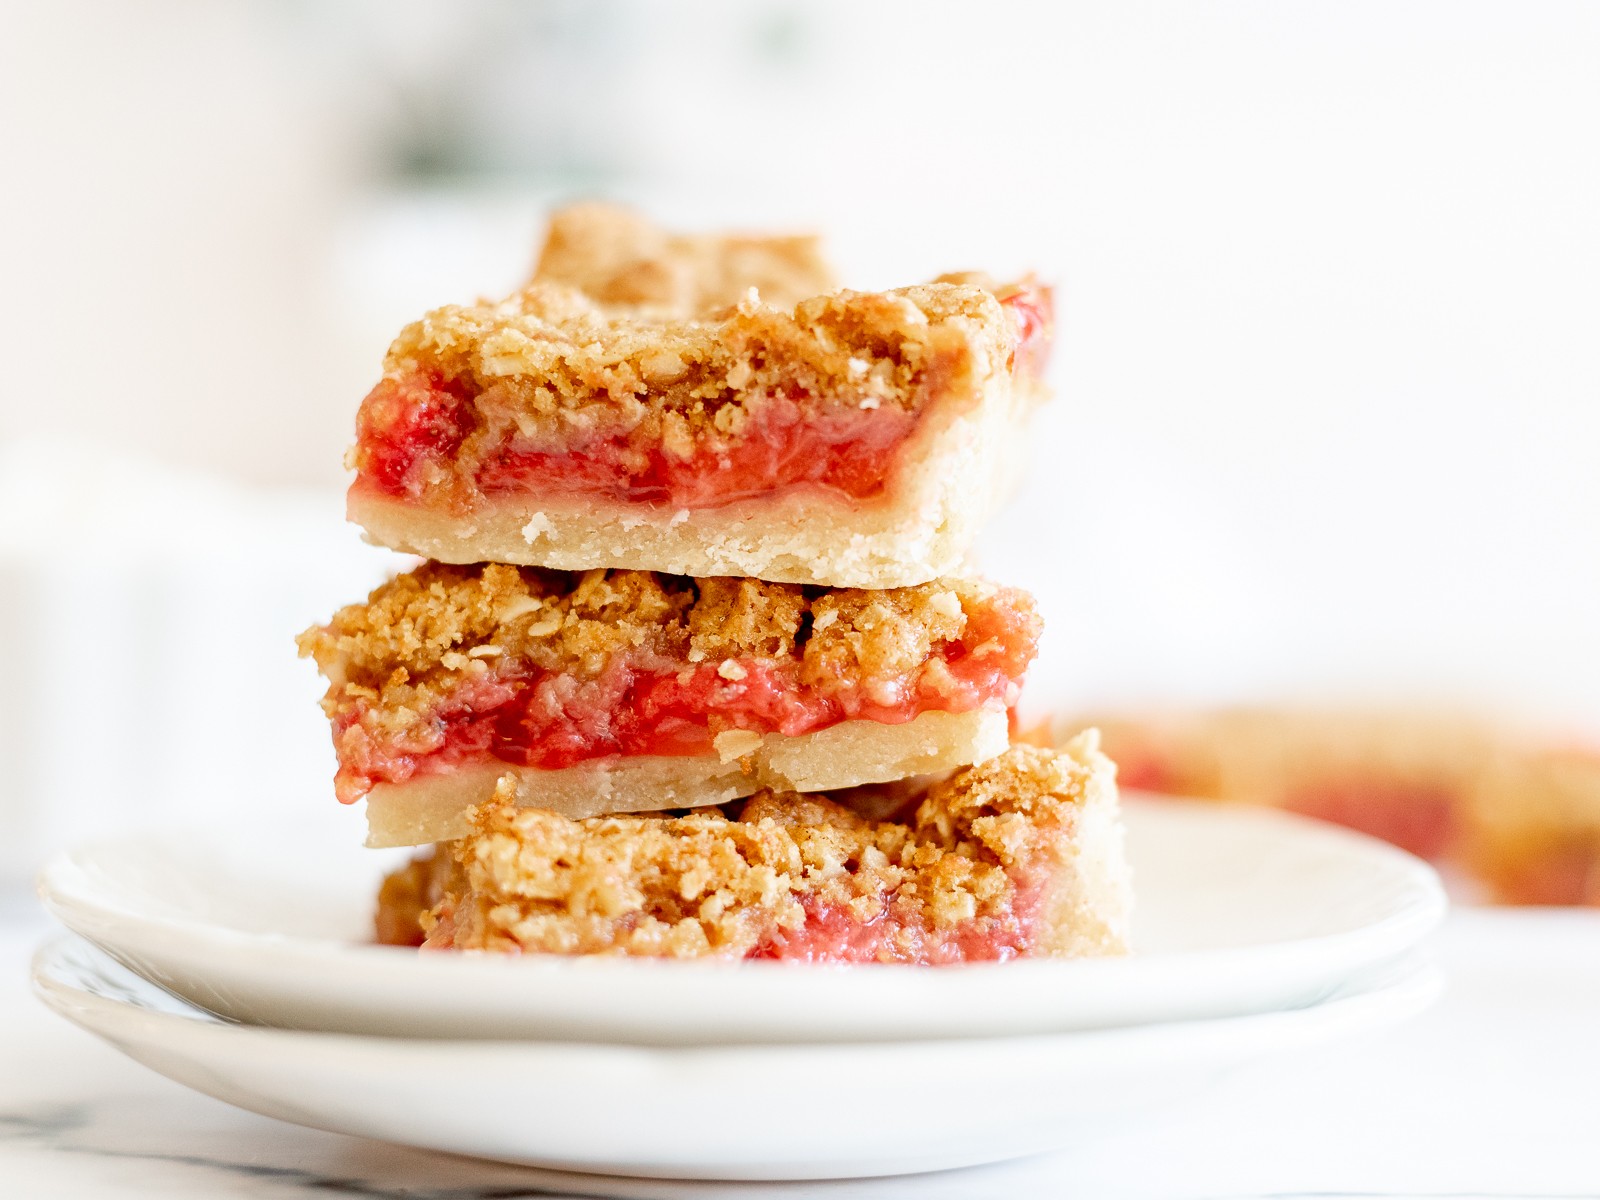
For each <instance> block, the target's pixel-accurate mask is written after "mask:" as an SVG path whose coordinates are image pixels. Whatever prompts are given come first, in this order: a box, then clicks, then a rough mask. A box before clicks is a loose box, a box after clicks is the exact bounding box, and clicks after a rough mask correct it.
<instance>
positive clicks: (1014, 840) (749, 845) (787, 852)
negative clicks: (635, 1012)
mask: <svg viewBox="0 0 1600 1200" xmlns="http://www.w3.org/2000/svg"><path fill="white" fill-rule="evenodd" d="M1113 772H1114V768H1113V767H1112V766H1111V763H1110V761H1109V760H1108V759H1106V758H1105V757H1104V756H1103V755H1101V754H1099V752H1098V751H1097V750H1096V748H1095V743H1094V741H1093V740H1092V738H1090V739H1087V740H1084V741H1082V742H1080V743H1078V744H1075V745H1074V746H1073V747H1072V748H1071V749H1070V750H1069V751H1068V752H1063V753H1060V754H1057V753H1055V752H1053V751H1050V750H1046V749H1042V748H1039V747H1034V746H1016V747H1013V748H1012V749H1011V750H1009V751H1008V752H1006V753H1005V754H1003V755H1001V756H1000V757H998V758H995V759H991V760H990V761H989V762H987V763H984V764H981V765H979V766H975V767H968V768H965V769H963V770H961V771H958V772H956V773H955V774H954V775H952V776H950V777H949V778H948V779H945V780H943V781H939V782H935V783H933V784H931V785H929V786H927V787H926V790H925V792H924V793H923V796H922V799H921V803H920V804H919V805H918V807H917V809H916V811H915V814H914V815H913V816H912V817H911V818H910V819H909V820H908V821H906V822H892V821H869V820H866V819H865V818H863V817H861V816H858V815H857V814H856V813H855V812H854V811H852V810H851V809H849V808H846V807H844V806H843V805H841V804H839V803H837V802H835V801H834V800H831V799H829V798H827V797H824V796H817V795H810V796H802V795H797V794H793V793H789V794H782V795H779V794H774V793H771V792H762V793H758V794H757V795H755V796H752V797H751V798H750V799H749V800H748V801H745V802H744V803H743V804H742V805H740V806H734V807H733V808H731V809H730V812H729V814H727V815H725V814H724V813H720V812H716V811H711V812H697V813H693V814H690V815H687V816H675V817H673V816H668V817H662V816H645V817H634V816H627V817H615V816H614V817H595V818H590V819H587V820H583V821H572V820H568V819H567V818H565V817H560V816H557V815H556V814H554V813H550V812H546V811H543V810H539V809H528V808H522V809H519V808H517V807H515V805H514V804H513V802H512V799H511V797H512V796H513V795H514V789H513V787H512V785H511V783H510V781H509V780H507V781H503V782H502V785H501V789H500V790H499V791H498V792H497V795H496V797H495V799H494V800H493V801H491V802H489V803H487V804H485V805H483V806H481V807H480V809H479V810H478V811H477V812H476V813H475V815H474V833H473V835H472V836H471V837H468V838H465V839H463V840H462V841H460V842H457V843H452V844H451V845H450V847H449V848H448V849H446V848H435V850H434V851H433V852H431V854H430V855H429V856H424V857H423V858H420V859H418V860H417V861H416V862H415V863H413V864H412V865H411V866H410V867H408V868H405V869H403V870H402V871H401V872H400V873H399V874H400V875H402V876H406V875H413V876H417V877H419V878H422V879H433V878H436V877H437V873H438V871H439V866H438V864H439V862H440V861H441V860H446V859H448V861H449V863H450V864H451V865H450V867H449V870H450V878H449V881H448V882H447V883H446V885H445V891H446V893H447V894H446V896H445V897H444V899H443V900H442V901H441V903H440V905H439V906H438V907H437V908H436V909H435V910H434V911H433V912H432V913H430V914H428V915H427V916H425V917H424V918H423V919H422V923H423V926H424V927H425V928H426V929H428V930H431V931H433V934H432V939H431V943H430V944H434V945H453V946H455V947H456V948H462V949H483V950H525V951H539V952H550V953H562V954H585V953H622V954H633V955H651V956H669V957H694V956H700V955H708V954H712V955H726V956H734V957H742V956H744V955H746V954H748V953H750V952H751V951H752V950H756V949H757V948H759V947H760V946H761V945H762V944H763V942H765V941H767V940H769V939H770V938H771V937H773V936H774V935H780V934H782V933H783V932H784V931H789V932H793V931H795V930H798V929H799V928H800V927H801V926H802V925H804V924H805V921H806V915H807V911H808V908H809V909H810V910H811V911H817V910H819V909H822V910H830V909H831V910H834V911H838V912H843V913H848V914H849V917H850V918H851V919H852V920H854V921H856V922H861V923H868V922H873V921H875V920H877V919H879V918H883V917H887V918H889V922H890V924H892V925H893V926H894V927H895V928H896V929H898V930H904V931H906V932H905V938H906V939H908V940H906V941H905V942H904V943H903V944H902V943H901V942H897V941H895V940H894V939H892V938H891V940H890V941H889V942H888V943H887V944H886V946H885V947H884V949H882V950H881V951H880V952H879V954H880V957H889V958H894V957H912V956H914V955H915V953H916V949H917V944H918V943H917V942H916V939H917V937H918V936H920V935H925V934H927V933H930V932H931V933H933V934H938V933H939V932H941V931H949V930H951V929H952V928H953V927H955V926H957V925H959V924H961V923H963V922H972V921H979V922H985V921H987V922H990V923H995V924H999V923H1003V922H1005V921H1007V920H1011V919H1014V916H1015V914H1014V913H1012V912H1011V910H1010V908H1009V905H1010V902H1011V901H1012V900H1013V899H1014V898H1015V892H1016V890H1017V887H1018V876H1017V875H1016V874H1014V873H1013V872H1016V871H1019V870H1020V871H1025V870H1026V868H1027V867H1028V865H1029V863H1030V861H1031V858H1032V856H1033V855H1034V853H1035V852H1036V851H1039V850H1040V849H1041V847H1043V846H1044V845H1045V844H1046V843H1047V842H1049V841H1050V840H1051V839H1056V840H1059V839H1060V838H1062V837H1066V836H1071V834H1072V832H1073V829H1074V814H1075V812H1076V811H1077V809H1078V808H1079V806H1081V805H1082V804H1083V802H1084V800H1085V798H1086V796H1087V795H1088V794H1089V791H1090V789H1091V787H1093V786H1098V785H1107V786H1109V781H1110V779H1111V777H1112V773H1113ZM419 886H420V885H417V884H412V883H408V884H406V885H404V886H400V885H396V886H395V887H394V888H393V893H394V894H395V895H400V896H408V895H410V894H412V893H414V892H416V891H417V890H418V889H419ZM407 911H409V910H407ZM403 919H404V917H403V914H401V915H397V917H396V920H403ZM902 949H903V951H904V953H903V954H902V953H901V951H902Z"/></svg>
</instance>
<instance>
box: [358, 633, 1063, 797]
mask: <svg viewBox="0 0 1600 1200" xmlns="http://www.w3.org/2000/svg"><path fill="white" fill-rule="evenodd" d="M1036 640H1037V629H1036V623H1035V621H1034V619H1033V618H1032V616H1031V613H1028V612H1025V611H1023V610H1021V609H1019V608H1014V607H1011V606H1008V605H1005V604H1001V603H997V604H995V605H993V606H992V607H990V608H988V609H986V610H985V611H984V612H983V613H982V614H981V616H969V619H968V623H967V628H966V630H965V633H964V636H963V638H962V640H961V641H960V642H955V643H951V644H950V645H948V646H946V647H945V648H944V649H943V650H942V651H941V652H939V653H938V655H937V657H936V658H934V659H933V660H931V661H930V662H928V663H927V664H924V665H923V666H922V667H921V668H920V669H919V670H917V671H914V672H910V673H908V674H907V675H904V676H901V677H899V678H898V679H893V680H882V679H880V680H874V681H872V682H871V683H870V684H869V685H861V684H858V683H856V682H854V681H850V680H830V681H828V685H827V686H825V687H824V686H821V685H818V684H806V683H803V682H802V681H801V680H800V678H799V665H798V663H797V662H795V661H791V660H771V659H756V658H751V659H744V660H740V661H737V662H734V661H731V660H730V661H728V662H723V663H700V664H688V663H675V662H667V661H662V660H659V659H656V660H653V661H647V660H645V659H643V658H641V659H639V660H632V661H630V660H629V659H627V658H618V659H613V661H612V662H611V663H610V665H609V666H607V667H606V669H605V670H603V671H602V672H601V673H600V674H599V675H597V676H595V677H593V678H588V679H585V678H580V677H578V676H576V675H571V674H567V673H564V672H555V671H546V670H541V669H538V668H534V667H530V666H527V665H525V664H519V663H515V662H505V663H500V664H497V666H496V668H495V670H494V671H493V672H491V673H489V674H486V675H481V676H477V677H474V678H472V679H470V680H466V681H464V682H463V684H462V685H461V686H460V687H459V688H457V689H456V690H455V692H454V693H453V694H452V695H450V697H449V698H448V699H447V700H446V701H445V702H443V703H442V704H441V705H439V707H437V708H436V709H435V710H434V711H433V712H432V713H429V714H424V715H423V717H422V718H421V719H420V720H418V721H415V722H413V723H411V724H409V725H407V726H406V727H405V729H404V731H403V732H400V733H393V732H390V731H388V730H387V729H386V727H385V723H384V721H383V719H382V718H383V716H384V713H383V712H382V710H381V709H380V708H378V707H377V706H376V705H374V704H372V703H371V702H367V701H362V702H360V703H358V704H355V705H353V706H352V707H351V708H350V709H349V710H348V711H347V712H345V713H344V714H342V715H341V716H340V717H339V718H338V719H337V721H336V725H335V729H334V745H335V747H336V748H337V750H338V754H339V771H338V775H337V777H336V784H335V787H336V791H337V794H338V796H339V799H340V800H341V801H343V802H344V803H347V804H348V803H351V802H353V801H355V800H358V799H360V798H361V797H362V796H364V795H366V793H367V792H368V791H369V790H370V789H371V788H372V786H373V785H374V784H376V783H401V782H404V781H405V780H407V779H411V778H413V777H415V776H418V775H431V774H440V773H444V772H448V771H450V770H454V769H458V768H460V767H463V766H471V765H475V764H481V763H491V762H496V761H498V762H505V763H511V764H514V765H517V766H526V767H538V768H542V769H547V770H555V769H560V768H562V767H569V766H573V765H574V764H576V763H580V762H585V761H588V760H590V759H597V758H607V757H612V756H622V755H668V756H673V755H696V754H709V753H711V752H712V751H713V750H714V749H715V747H714V744H713V740H714V738H715V736H716V735H717V734H718V733H722V732H726V731H729V730H745V731H749V732H752V733H758V734H767V733H779V734H784V735H786V736H790V737H794V736H798V735H800V734H805V733H811V732H815V731H817V730H820V729H826V728H828V727H829V726H831V725H836V724H838V723H839V722H841V721H849V720H869V721H876V722H878V723H879V724H884V725H901V724H904V723H905V722H907V721H910V720H913V719H914V718H916V717H917V716H919V715H921V714H922V713H924V712H951V713H964V712H973V711H975V710H978V709H981V708H991V709H996V710H998V709H1002V708H1009V707H1010V706H1011V705H1012V704H1014V703H1015V701H1016V698H1017V695H1018V693H1019V691H1020V689H1021V681H1022V675H1023V672H1024V671H1025V670H1026V668H1027V665H1028V663H1029V662H1030V661H1031V660H1032V658H1033V654H1034V650H1035V644H1036Z"/></svg>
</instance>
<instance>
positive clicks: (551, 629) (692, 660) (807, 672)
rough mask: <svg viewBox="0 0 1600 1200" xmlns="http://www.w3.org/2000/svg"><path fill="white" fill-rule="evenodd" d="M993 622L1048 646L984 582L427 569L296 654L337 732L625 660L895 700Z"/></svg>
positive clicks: (1005, 594) (1020, 596)
mask: <svg viewBox="0 0 1600 1200" xmlns="http://www.w3.org/2000/svg"><path fill="white" fill-rule="evenodd" d="M997 607H1003V608H1005V609H1006V610H1008V613H1009V614H1014V615H1015V619H1016V620H1018V621H1020V622H1021V623H1022V624H1023V626H1024V627H1025V628H1026V629H1027V630H1029V631H1030V632H1031V633H1032V634H1033V635H1035V636H1036V635H1037V628H1038V619H1037V617H1035V615H1034V613H1033V606H1032V601H1031V600H1030V599H1029V597H1028V596H1027V595H1026V594H1025V593H1022V592H1019V591H1016V590H1014V589H999V588H995V587H993V586H992V585H990V584H988V583H986V582H983V581H981V580H972V579H939V580H934V581H933V582H931V583H926V584H920V585H918V586H915V587H905V588H894V589H891V590H887V591H865V590H856V589H819V588H813V587H804V586H801V585H799V584H789V583H769V582H765V581H761V580H755V579H724V578H713V579H690V578H686V577H684V576H677V575H660V574H657V573H655V572H652V571H605V570H596V571H588V572H583V573H581V574H580V573H574V572H564V571H550V570H544V569H541V568H537V567H513V566H507V565H504V564H500V563H485V564H477V565H472V566H453V565H448V564H442V563H431V562H430V563H424V564H423V565H422V566H421V567H418V568H417V569H416V570H414V571H409V572H407V573H405V574H403V575H399V576H397V577H396V578H394V579H392V580H390V581H389V582H388V583H385V584H383V585H382V586H380V587H378V588H377V589H376V590H374V591H373V592H372V594H371V595H370V596H368V598H367V600H366V602H365V603H364V604H352V605H349V606H348V607H346V608H343V609H341V610H339V612H338V613H336V614H335V615H334V618H333V620H332V621H331V622H329V623H328V624H327V625H325V626H319V627H315V628H312V629H308V630H307V631H306V632H305V633H303V634H301V635H300V638H299V647H300V653H301V654H302V655H303V656H308V657H311V658H314V659H315V660H316V662H317V665H318V667H319V668H320V669H321V670H322V673H323V674H324V675H325V676H326V677H327V679H328V681H329V687H328V692H327V695H326V697H325V699H324V701H323V707H324V709H325V711H326V712H327V713H328V714H329V716H330V717H332V716H335V715H337V714H338V713H340V712H341V711H343V710H344V709H345V708H346V707H347V706H349V705H351V704H354V703H358V702H360V701H363V700H365V701H369V702H370V701H376V702H377V704H378V705H379V706H380V707H381V709H382V711H383V714H384V717H383V719H384V720H386V721H390V722H392V723H393V724H394V726H395V727H396V728H402V727H405V726H407V725H409V724H411V723H413V722H416V721H418V720H425V719H426V715H427V712H428V710H429V709H430V708H431V707H432V706H433V705H434V704H436V703H437V702H438V701H439V700H440V699H441V698H443V697H445V696H447V695H448V694H449V693H451V692H452V691H454V690H455V689H457V688H458V687H460V686H461V685H462V684H463V683H465V682H468V681H470V680H473V679H475V678H476V679H482V678H485V677H488V676H489V675H491V674H492V673H493V672H494V671H495V669H496V667H497V666H500V665H503V663H517V664H519V665H520V664H529V665H532V666H534V667H537V668H540V669H543V670H546V671H551V672H562V673H567V674H572V675H577V676H579V677H582V678H594V677H595V676H598V675H599V674H601V673H602V672H603V671H604V670H605V669H606V667H607V666H608V665H609V664H610V663H611V662H612V661H613V659H614V658H615V657H616V656H618V655H624V654H627V655H630V656H632V659H631V660H632V661H634V662H637V663H641V664H643V665H645V666H650V665H662V666H665V667H666V668H667V669H674V668H677V667H681V666H684V665H691V666H692V665H696V664H701V663H711V664H718V665H719V668H720V669H721V670H723V671H725V672H726V671H741V670H743V669H744V668H743V667H742V666H741V665H740V663H741V662H746V663H747V662H749V661H750V660H752V659H756V660H763V659H765V660H777V661H780V662H785V661H786V662H790V663H793V664H795V665H796V666H797V668H798V672H799V680H800V682H801V683H802V684H805V685H808V686H818V687H826V686H827V685H829V684H831V683H832V682H833V681H840V680H843V681H849V682H850V683H851V684H852V685H860V686H862V687H864V688H868V689H870V688H871V687H873V686H874V685H880V686H883V687H889V686H892V685H893V684H894V683H895V682H896V681H898V680H901V679H903V678H904V677H905V676H906V675H908V673H911V672H914V671H917V670H918V669H926V670H934V671H937V670H939V669H940V668H941V667H942V666H943V663H942V661H937V660H936V659H935V655H936V652H937V651H938V650H939V649H940V648H942V647H944V646H946V645H948V644H950V643H953V642H955V641H958V640H959V639H960V638H961V637H962V635H963V634H964V633H966V632H967V629H968V625H969V622H970V621H971V620H972V618H973V617H974V616H975V615H978V614H981V613H988V612H990V611H992V610H994V609H996V608H997ZM982 650H983V647H982V646H980V647H977V648H976V650H975V652H982ZM736 660H738V661H736ZM733 677H737V676H733ZM869 694H870V691H869Z"/></svg>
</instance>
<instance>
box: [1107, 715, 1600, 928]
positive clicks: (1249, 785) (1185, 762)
mask: <svg viewBox="0 0 1600 1200" xmlns="http://www.w3.org/2000/svg"><path fill="white" fill-rule="evenodd" d="M1080 719H1082V718H1080ZM1094 723H1095V724H1096V725H1097V726H1098V727H1099V728H1100V729H1101V730H1102V731H1103V734H1104V738H1105V744H1106V747H1107V748H1108V750H1109V751H1110V752H1111V753H1112V754H1113V755H1115V757H1116V759H1117V762H1118V763H1119V764H1120V768H1121V772H1120V774H1121V779H1122V782H1123V784H1124V786H1126V787H1132V788H1143V789H1148V790H1150V791H1157V792H1168V793H1172V794H1175V795H1180V796H1189V797H1198V798H1201V799H1210V800H1226V801H1232V802H1235V803H1247V804H1262V805H1269V806H1272V807H1275V808H1283V809H1287V810H1289V811H1291V812H1297V813H1300V814H1302V815H1304V816H1310V817H1316V818H1319V819H1321V820H1326V821H1333V822H1335V823H1337V824H1340V825H1346V826H1349V827H1350V828H1353V829H1357V830H1360V831H1361V832H1363V833H1367V834H1371V835H1372V836H1374V837H1380V838H1383V839H1384V840H1385V841H1388V842H1392V843H1394V844H1395V845H1397V846H1400V847H1401V848H1402V849H1405V850H1409V851H1411V852H1412V853H1413V854H1417V855H1420V856H1421V857H1423V858H1426V859H1429V860H1431V861H1433V862H1438V863H1443V864H1445V865H1446V866H1449V867H1453V868H1457V869H1459V870H1460V871H1461V872H1462V873H1463V874H1464V875H1465V876H1468V877H1470V878H1471V879H1473V880H1474V881H1475V882H1476V883H1477V884H1478V885H1480V886H1481V887H1482V888H1483V890H1484V891H1485V892H1486V894H1487V896H1488V898H1490V899H1492V900H1494V901H1495V902H1497V903H1502V904H1563V905H1566V904H1572V905H1577V904H1582V905H1596V906H1600V749H1597V748H1596V747H1594V746H1592V745H1587V746H1586V745H1581V744H1564V743H1555V744H1551V743H1550V742H1548V741H1547V740H1546V739H1545V738H1542V737H1538V736H1529V735H1528V734H1527V733H1525V732H1521V731H1516V730H1512V729H1507V728H1505V727H1503V726H1502V725H1500V724H1498V723H1496V722H1492V721H1484V720H1477V719H1473V718H1471V717H1469V716H1464V715H1461V714H1459V713H1450V712H1436V713H1429V712H1415V711H1383V710H1376V711H1363V710H1359V709H1357V710H1343V711H1337V710H1336V711H1315V710H1311V711H1296V710H1292V709H1224V710H1216V711H1209V712H1208V711H1198V712H1167V713H1161V712H1152V713H1147V714H1144V715H1139V716H1120V717H1112V716H1107V715H1104V714H1102V715H1100V716H1098V717H1096V718H1095V719H1094Z"/></svg>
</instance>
